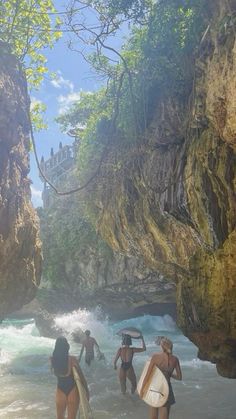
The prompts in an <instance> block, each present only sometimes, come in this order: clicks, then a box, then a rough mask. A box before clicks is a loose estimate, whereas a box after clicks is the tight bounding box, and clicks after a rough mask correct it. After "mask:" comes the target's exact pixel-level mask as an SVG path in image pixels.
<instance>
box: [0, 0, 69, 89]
mask: <svg viewBox="0 0 236 419" xmlns="http://www.w3.org/2000/svg"><path fill="white" fill-rule="evenodd" d="M55 12H56V9H55V7H54V5H53V1H52V0H32V1H30V2H29V1H28V0H18V1H15V0H4V1H2V2H0V26H1V29H0V39H1V40H2V41H4V42H6V44H7V45H9V46H10V47H11V48H12V52H13V53H14V54H15V55H16V57H17V58H18V59H19V60H20V62H21V63H22V64H23V66H24V69H25V73H26V77H27V80H28V83H29V84H30V85H32V86H34V87H37V86H39V84H40V83H41V81H42V79H43V77H44V75H45V73H46V72H47V71H48V70H47V67H46V62H47V59H46V57H45V54H44V50H45V48H47V47H50V48H51V47H52V46H53V44H54V42H55V41H57V40H58V39H59V38H60V36H61V32H60V31H59V26H60V23H61V21H60V19H59V17H57V18H56V19H54V20H52V18H51V14H52V13H55Z"/></svg>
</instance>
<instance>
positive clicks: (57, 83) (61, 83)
mask: <svg viewBox="0 0 236 419" xmlns="http://www.w3.org/2000/svg"><path fill="white" fill-rule="evenodd" d="M51 84H52V85H53V86H54V87H55V88H56V89H62V88H63V87H64V88H66V89H69V90H70V92H73V90H74V84H73V83H72V82H71V81H70V80H67V79H64V77H63V76H62V74H61V72H60V71H58V72H57V75H56V78H55V79H53V80H52V81H51Z"/></svg>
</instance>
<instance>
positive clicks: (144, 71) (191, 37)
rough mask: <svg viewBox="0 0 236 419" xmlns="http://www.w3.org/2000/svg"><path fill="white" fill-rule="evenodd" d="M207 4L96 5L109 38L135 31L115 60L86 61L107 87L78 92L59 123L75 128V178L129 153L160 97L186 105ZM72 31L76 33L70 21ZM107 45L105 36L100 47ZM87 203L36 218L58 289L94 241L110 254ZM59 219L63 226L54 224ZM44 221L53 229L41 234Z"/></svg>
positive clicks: (102, 56)
mask: <svg viewBox="0 0 236 419" xmlns="http://www.w3.org/2000/svg"><path fill="white" fill-rule="evenodd" d="M196 3H197V4H196ZM204 3H205V1H203V0H201V1H198V2H195V1H191V0H178V1H177V0H166V1H165V2H163V1H161V2H158V3H157V2H153V1H144V0H143V1H129V2H127V1H116V2H114V1H112V0H110V1H102V0H101V1H97V2H96V6H97V10H99V12H100V16H102V17H103V19H104V20H105V23H104V26H105V27H106V28H110V26H109V25H111V27H112V28H113V29H112V30H111V33H113V30H114V31H115V30H116V29H117V25H118V24H122V22H123V20H124V21H129V22H132V23H133V26H132V28H131V29H130V36H129V39H128V40H127V41H126V43H125V45H124V46H123V48H122V49H121V51H120V52H118V60H117V62H115V63H114V62H113V61H111V60H110V59H109V56H108V55H109V54H107V51H106V48H100V49H98V50H97V52H96V53H92V54H91V53H90V55H89V57H88V59H89V60H90V62H91V64H92V65H93V67H94V68H95V70H96V71H97V72H98V74H99V75H100V76H101V77H105V78H106V79H107V80H108V82H107V85H106V87H102V88H101V89H100V90H98V91H96V92H93V93H91V92H87V93H86V92H81V95H80V100H79V101H78V102H76V103H74V105H73V106H72V108H71V109H70V110H69V111H68V112H67V113H66V114H64V115H62V116H60V117H59V118H58V122H59V123H60V124H61V127H62V129H63V130H65V131H67V130H68V129H71V128H73V129H74V130H78V131H77V132H78V136H79V138H80V146H79V153H78V165H77V166H78V174H79V179H80V180H86V179H87V178H88V177H89V176H90V174H91V172H93V170H94V168H96V167H97V166H98V164H99V160H100V159H101V156H102V155H103V153H104V150H105V151H106V149H107V148H108V147H111V146H115V147H116V148H119V149H120V150H122V152H123V153H124V152H125V150H127V147H128V148H129V147H130V146H132V145H133V144H134V143H135V142H140V141H141V138H142V134H143V132H144V130H145V129H146V127H147V126H148V124H149V122H150V120H151V119H152V116H153V112H154V110H155V105H156V101H157V99H158V97H160V96H161V95H163V94H164V93H166V92H169V93H170V94H174V95H180V96H181V97H183V100H185V97H186V94H187V95H188V94H189V92H190V89H191V85H192V77H193V73H192V68H193V67H192V66H193V51H194V49H195V47H196V45H197V43H198V40H199V37H200V34H201V31H202V29H203V27H204V24H205V21H204V19H203V16H202V10H203V9H202V7H203V4H204ZM144 11H145V13H144ZM117 22H118V23H117ZM70 25H71V26H72V27H73V23H71V22H70ZM108 32H109V31H108ZM105 40H106V36H105V35H104V36H102V43H103V44H104V42H105ZM90 52H91V51H90ZM81 127H82V128H83V129H82V130H81ZM122 152H121V154H120V157H121V160H122ZM118 160H120V159H118ZM116 163H117V164H120V163H119V161H117V162H116ZM110 170H111V171H114V173H115V171H116V170H117V168H116V167H113V166H112V167H111V168H110ZM80 197H81V196H80ZM89 199H93V198H91V197H90V198H89V197H88V196H86V201H85V203H84V205H83V207H82V208H80V209H78V201H77V200H76V199H74V198H73V199H72V201H73V202H71V203H70V205H67V204H66V203H68V202H67V200H66V201H65V205H64V204H63V203H60V204H59V208H58V209H56V208H55V207H53V208H51V209H49V211H48V212H47V213H44V214H42V215H41V223H42V238H43V242H44V254H45V268H44V276H45V278H46V279H48V280H49V281H50V282H51V283H52V284H53V285H56V284H57V286H58V285H59V284H61V285H63V280H64V276H65V272H64V271H63V270H64V269H65V264H66V260H68V259H70V258H71V257H73V258H78V257H82V258H83V257H84V254H83V252H84V251H85V249H89V247H90V246H91V244H92V245H93V246H94V243H96V246H97V250H98V253H100V252H102V253H103V252H105V253H106V252H107V251H108V253H109V248H108V247H107V246H106V245H105V243H104V242H103V241H102V240H101V239H100V238H98V236H97V233H96V232H95V226H96V223H97V221H98V220H97V219H96V214H95V213H94V211H91V212H92V213H91V212H90V206H89ZM65 206H66V208H65ZM93 207H94V205H93ZM59 219H60V220H63V222H58V220H59ZM45 222H47V224H48V225H49V226H50V228H47V229H44V227H43V225H44V224H45ZM52 242H53V246H51V243H52ZM72 255H73V256H72ZM63 272H64V273H63Z"/></svg>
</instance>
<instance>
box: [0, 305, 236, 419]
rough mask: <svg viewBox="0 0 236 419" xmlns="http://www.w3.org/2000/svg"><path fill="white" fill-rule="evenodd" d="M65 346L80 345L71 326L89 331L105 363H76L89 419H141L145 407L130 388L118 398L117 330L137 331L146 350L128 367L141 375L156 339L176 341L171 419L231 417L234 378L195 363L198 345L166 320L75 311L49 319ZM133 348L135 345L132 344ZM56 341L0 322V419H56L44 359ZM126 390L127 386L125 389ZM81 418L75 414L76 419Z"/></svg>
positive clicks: (74, 350)
mask: <svg viewBox="0 0 236 419" xmlns="http://www.w3.org/2000/svg"><path fill="white" fill-rule="evenodd" d="M55 324H56V325H57V326H58V327H60V328H62V329H63V331H64V335H65V336H66V337H67V338H68V340H69V342H70V344H71V350H70V353H71V354H73V355H79V352H80V345H79V344H76V343H74V342H73V340H72V338H71V336H72V333H73V331H75V330H76V328H78V327H80V328H81V329H82V330H85V329H90V330H91V332H92V335H93V336H94V337H95V338H96V339H97V341H98V343H99V344H100V347H101V350H102V352H104V354H105V357H106V360H105V361H98V360H95V361H94V363H93V365H92V366H91V367H90V368H89V367H87V366H86V365H85V364H84V360H82V361H81V367H82V369H83V371H84V374H85V376H86V378H87V381H88V384H89V388H90V395H91V406H92V409H93V412H94V418H95V419H134V418H135V419H146V418H148V406H147V405H145V403H144V402H142V401H141V400H140V399H139V397H138V395H137V394H135V395H133V396H132V395H131V394H130V391H128V393H127V394H126V395H125V396H123V395H121V393H120V387H119V381H118V377H117V371H115V370H114V369H113V358H114V356H115V354H116V351H117V349H118V347H119V346H120V338H119V336H117V335H116V332H117V331H118V330H119V329H121V328H123V327H125V326H128V325H129V326H135V327H138V328H140V329H141V330H142V332H143V335H144V338H145V341H146V345H147V351H146V352H144V353H140V354H136V355H135V356H134V361H133V365H134V368H135V371H136V374H137V377H139V376H140V374H141V371H142V368H143V365H144V363H145V361H146V360H147V359H148V358H149V357H150V355H151V354H152V353H153V352H155V351H157V350H158V347H156V345H155V344H154V340H155V337H156V336H157V335H166V336H168V337H169V338H170V339H171V340H172V341H173V342H174V353H175V354H176V355H177V356H178V357H179V359H180V363H181V367H182V372H183V381H182V382H178V381H175V380H172V383H173V389H174V393H175V397H176V404H175V405H174V406H173V407H172V410H171V414H170V418H171V419H199V418H202V419H235V418H236V381H235V380H229V379H224V378H222V377H220V376H219V375H218V374H217V372H216V369H215V366H214V365H212V364H210V363H208V362H203V361H200V360H198V359H197V348H196V347H195V346H194V345H193V344H191V343H190V342H189V341H188V340H187V338H185V337H184V336H183V335H182V334H181V332H180V331H179V329H178V328H177V327H176V325H175V323H174V321H173V320H172V318H171V317H170V316H168V315H166V316H163V317H157V316H150V315H144V316H142V317H138V318H134V319H129V320H125V321H122V322H118V323H111V322H109V320H106V319H105V320H104V318H101V315H100V313H99V312H96V311H95V312H94V313H92V312H89V311H86V310H78V311H75V312H72V313H70V314H65V315H63V316H60V317H57V318H55ZM133 343H134V344H135V346H138V345H140V342H139V341H138V340H134V341H133ZM54 344H55V341H54V339H48V338H43V337H40V336H39V333H38V330H37V328H36V326H35V323H34V320H33V319H28V320H24V321H23V320H21V321H19V320H18V321H13V320H8V321H7V320H6V321H5V322H3V323H2V325H1V327H0V388H1V391H0V418H5V419H11V418H14V419H34V418H38V419H55V418H56V414H55V389H56V378H55V377H54V375H53V374H51V372H50V365H49V357H50V355H51V354H52V351H53V348H54ZM128 390H130V387H129V385H128ZM78 419H79V415H78Z"/></svg>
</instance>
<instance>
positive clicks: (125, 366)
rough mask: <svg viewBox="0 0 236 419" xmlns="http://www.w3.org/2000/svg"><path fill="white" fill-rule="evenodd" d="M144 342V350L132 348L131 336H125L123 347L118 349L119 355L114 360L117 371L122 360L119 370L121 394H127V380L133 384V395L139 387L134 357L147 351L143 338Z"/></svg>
mask: <svg viewBox="0 0 236 419" xmlns="http://www.w3.org/2000/svg"><path fill="white" fill-rule="evenodd" d="M140 339H141V340H142V344H143V346H142V348H130V346H131V345H132V339H131V337H130V336H129V335H123V339H122V347H121V348H119V349H118V351H117V354H116V356H115V359H114V369H115V370H116V369H117V365H116V364H117V361H118V359H119V358H120V359H121V366H120V369H119V379H120V387H121V393H122V394H125V393H126V378H128V379H129V381H130V382H131V393H132V394H133V393H134V392H135V390H136V387H137V380H136V375H135V372H134V368H133V365H132V361H133V356H134V354H135V353H137V352H144V351H146V345H145V342H144V339H143V336H141V337H140Z"/></svg>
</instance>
